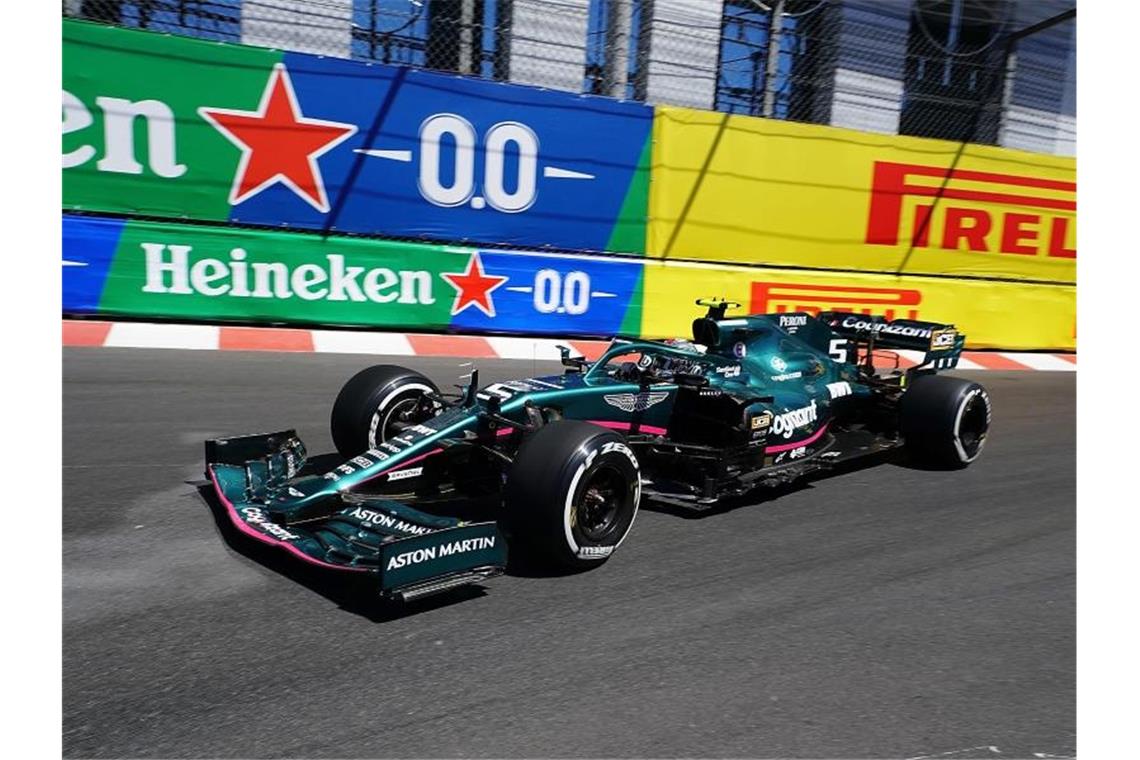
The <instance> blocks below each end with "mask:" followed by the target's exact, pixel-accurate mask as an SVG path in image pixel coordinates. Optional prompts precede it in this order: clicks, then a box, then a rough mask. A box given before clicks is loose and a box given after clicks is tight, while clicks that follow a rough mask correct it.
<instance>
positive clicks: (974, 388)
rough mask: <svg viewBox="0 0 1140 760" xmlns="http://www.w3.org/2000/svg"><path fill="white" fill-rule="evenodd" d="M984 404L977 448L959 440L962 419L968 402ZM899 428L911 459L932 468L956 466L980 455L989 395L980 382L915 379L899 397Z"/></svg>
mask: <svg viewBox="0 0 1140 760" xmlns="http://www.w3.org/2000/svg"><path fill="white" fill-rule="evenodd" d="M975 399H980V400H981V401H982V403H983V404H984V405H985V412H986V429H985V433H984V435H983V437H982V440H981V441H980V442H979V444H978V448H977V450H976V451H975V452H974V453H973V454H968V453H967V452H966V449H965V447H964V445H963V443H962V422H963V418H964V417H965V413H966V409H967V407H968V406H969V405H970V403H971V402H972V401H974V400H975ZM900 413H901V419H900V427H901V432H902V434H903V437H904V438H905V440H906V445H907V449H908V450H909V451H910V453H911V454H912V456H914V458H915V461H916V462H918V463H920V464H924V465H928V466H933V467H936V468H949V469H960V468H962V467H967V466H969V465H970V464H972V463H973V462H974V461H976V460H977V459H978V457H979V456H981V453H982V451H983V450H984V448H985V444H986V441H987V440H988V437H989V432H990V424H991V422H992V420H993V406H992V403H991V401H990V395H989V393H988V392H987V391H986V389H985V388H983V387H982V386H981V385H979V384H978V383H975V382H971V381H969V380H963V379H961V378H956V377H946V376H938V375H928V376H922V377H919V378H917V379H916V380H915V381H914V383H913V384H912V386H911V388H910V389H909V390H908V391H907V392H906V395H905V396H904V397H903V402H902V408H901V410H900Z"/></svg>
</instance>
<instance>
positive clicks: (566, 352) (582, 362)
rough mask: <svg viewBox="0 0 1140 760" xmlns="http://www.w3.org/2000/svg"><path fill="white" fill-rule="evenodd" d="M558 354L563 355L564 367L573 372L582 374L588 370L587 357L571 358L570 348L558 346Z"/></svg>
mask: <svg viewBox="0 0 1140 760" xmlns="http://www.w3.org/2000/svg"><path fill="white" fill-rule="evenodd" d="M558 353H560V354H562V366H563V367H566V368H567V369H568V370H569V371H571V372H581V371H582V370H584V369H585V368H586V363H587V362H586V357H584V356H571V355H570V348H569V347H568V346H558Z"/></svg>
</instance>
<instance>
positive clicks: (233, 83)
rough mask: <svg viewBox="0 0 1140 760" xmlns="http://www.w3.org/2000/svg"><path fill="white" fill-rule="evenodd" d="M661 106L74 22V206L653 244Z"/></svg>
mask: <svg viewBox="0 0 1140 760" xmlns="http://www.w3.org/2000/svg"><path fill="white" fill-rule="evenodd" d="M652 126H653V109H652V108H650V107H649V106H646V105H644V104H641V103H632V102H625V101H616V100H612V99H609V98H602V97H593V96H581V95H576V94H572V93H565V92H554V91H550V90H543V89H540V88H536V87H525V86H521V85H514V84H507V83H503V82H490V81H485V80H480V79H475V78H471V77H459V76H453V75H447V74H441V73H438V72H430V71H423V70H419V69H412V68H407V67H402V66H390V65H385V64H370V63H369V64H366V63H364V62H361V61H352V60H345V59H337V58H325V57H321V56H316V55H309V54H304V53H293V52H282V51H277V50H267V49H262V48H252V47H242V46H240V45H228V44H219V43H214V42H206V41H204V40H195V39H188V38H182V37H176V36H170V35H162V34H155V33H153V32H145V31H138V30H130V29H119V28H113V27H107V26H102V25H98V24H91V23H87V22H81V21H73V20H66V19H65V20H64V22H63V205H64V208H65V209H67V210H69V211H84V212H99V213H108V214H121V215H128V216H149V217H157V218H164V219H170V220H176V221H177V220H185V221H191V222H231V223H238V224H242V225H248V226H258V227H268V228H277V229H281V228H290V229H297V230H312V231H318V232H320V233H322V234H325V235H327V234H330V233H332V232H340V233H353V234H363V235H375V236H383V237H391V238H405V239H407V238H410V239H416V240H432V241H435V242H450V241H473V242H475V243H477V244H494V245H503V244H509V245H514V246H520V247H540V246H544V247H545V246H549V247H554V248H558V249H562V250H583V251H622V252H629V253H640V252H642V251H644V249H645V224H646V208H647V203H648V192H649V157H650V134H651V131H652Z"/></svg>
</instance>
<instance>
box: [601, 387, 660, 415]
mask: <svg viewBox="0 0 1140 760" xmlns="http://www.w3.org/2000/svg"><path fill="white" fill-rule="evenodd" d="M603 398H604V399H605V400H606V403H607V404H609V405H610V406H616V407H617V408H618V409H621V410H622V411H623V412H644V411H645V410H646V409H648V408H649V407H651V406H653V405H654V404H660V403H661V402H662V401H664V400H665V399H667V398H669V391H655V392H654V393H611V394H610V395H608V396H603Z"/></svg>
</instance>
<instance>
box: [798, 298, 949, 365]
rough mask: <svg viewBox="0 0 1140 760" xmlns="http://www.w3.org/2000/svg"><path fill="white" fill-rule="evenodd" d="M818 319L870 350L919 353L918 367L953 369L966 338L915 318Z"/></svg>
mask: <svg viewBox="0 0 1140 760" xmlns="http://www.w3.org/2000/svg"><path fill="white" fill-rule="evenodd" d="M818 318H819V319H820V320H821V321H823V322H824V323H825V324H827V326H828V327H830V328H831V332H832V333H834V334H835V335H838V336H840V337H844V338H849V339H851V340H854V341H856V342H857V343H859V344H863V345H866V346H869V347H870V348H872V349H874V348H887V349H892V348H893V349H900V350H907V351H922V352H923V353H924V357H923V360H922V362H921V364H920V365H919V366H920V367H926V366H930V367H932V368H934V369H953V368H954V367H956V366H957V365H958V359H959V357H960V356H961V355H962V349H963V347H965V345H966V336H965V335H963V334H962V333H961V332H959V331H958V328H956V327H955V326H954V325H951V324H942V323H940V322H923V321H921V320H917V319H894V320H891V319H887V318H885V317H880V316H871V315H867V314H848V313H843V312H835V311H825V312H820V314H819V316H818Z"/></svg>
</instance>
